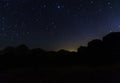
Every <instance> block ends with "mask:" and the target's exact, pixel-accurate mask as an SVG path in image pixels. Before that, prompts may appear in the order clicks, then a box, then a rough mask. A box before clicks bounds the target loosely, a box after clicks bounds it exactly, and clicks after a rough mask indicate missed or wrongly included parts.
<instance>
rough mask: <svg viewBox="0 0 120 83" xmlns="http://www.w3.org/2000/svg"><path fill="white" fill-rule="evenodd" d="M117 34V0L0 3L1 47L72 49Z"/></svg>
mask: <svg viewBox="0 0 120 83" xmlns="http://www.w3.org/2000/svg"><path fill="white" fill-rule="evenodd" d="M111 31H120V0H0V47H1V48H3V47H5V46H10V45H11V46H16V45H19V44H26V45H28V46H30V47H32V48H36V47H40V48H43V49H47V50H58V49H61V48H64V49H68V50H75V49H77V48H78V47H79V46H80V45H86V44H87V42H88V41H90V40H92V39H95V38H102V36H104V35H106V34H107V33H109V32H111Z"/></svg>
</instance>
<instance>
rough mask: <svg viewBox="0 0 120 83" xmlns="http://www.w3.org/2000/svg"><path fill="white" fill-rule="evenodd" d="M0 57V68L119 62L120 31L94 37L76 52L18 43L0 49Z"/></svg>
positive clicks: (93, 64)
mask: <svg viewBox="0 0 120 83" xmlns="http://www.w3.org/2000/svg"><path fill="white" fill-rule="evenodd" d="M0 57H1V65H2V67H1V69H2V68H3V69H4V68H12V67H16V65H17V64H19V65H20V66H19V65H17V66H18V67H24V66H31V67H35V66H37V67H38V66H40V65H55V66H59V65H73V64H74V65H75V64H79V65H86V66H90V67H97V66H102V65H112V64H115V63H119V62H120V32H112V33H109V34H108V35H106V36H104V37H103V39H102V40H100V39H94V40H92V41H90V42H88V46H87V47H85V46H81V47H79V48H78V51H77V52H69V51H66V50H64V49H63V50H60V51H58V52H54V51H51V52H49V51H45V50H43V49H40V48H35V49H29V47H27V46H26V45H20V46H17V47H11V46H9V47H6V48H5V49H3V50H1V51H0ZM2 61H4V62H5V63H2ZM6 64H7V65H9V67H7V66H6ZM10 65H12V66H10ZM37 67H35V68H37Z"/></svg>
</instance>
